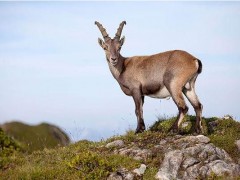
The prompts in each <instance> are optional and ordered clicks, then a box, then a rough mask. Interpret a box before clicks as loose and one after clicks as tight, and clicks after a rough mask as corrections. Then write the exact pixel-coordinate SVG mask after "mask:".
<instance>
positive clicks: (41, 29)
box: [0, 2, 240, 141]
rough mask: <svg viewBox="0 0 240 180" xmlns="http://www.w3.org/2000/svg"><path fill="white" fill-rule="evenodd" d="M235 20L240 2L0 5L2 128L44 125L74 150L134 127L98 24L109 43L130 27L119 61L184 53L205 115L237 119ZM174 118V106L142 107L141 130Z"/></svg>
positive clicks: (239, 63)
mask: <svg viewBox="0 0 240 180" xmlns="http://www.w3.org/2000/svg"><path fill="white" fill-rule="evenodd" d="M239 19H240V2H0V84H1V90H0V124H2V123H4V122H7V121H11V120H18V121H22V122H24V123H28V124H32V125H33V124H39V123H41V122H48V123H51V124H55V125H57V126H59V127H61V128H62V129H63V130H65V131H66V132H67V133H68V134H69V135H70V138H71V139H73V140H74V141H76V140H79V139H90V140H100V139H101V138H107V137H109V136H111V135H114V134H122V133H124V132H125V131H126V130H128V129H135V128H136V124H137V120H136V117H135V113H134V102H133V100H132V98H131V97H128V96H126V95H125V94H124V93H123V92H122V91H121V89H120V87H119V85H118V83H117V82H116V80H115V79H114V78H113V77H112V74H111V73H110V71H109V68H108V65H107V63H106V60H105V55H104V52H103V50H102V49H101V47H100V46H99V45H98V42H97V39H98V37H100V38H102V37H101V33H100V32H99V30H98V28H97V26H96V25H95V24H94V22H95V21H96V20H97V21H99V22H100V23H102V24H103V26H104V27H105V28H106V30H107V32H108V33H109V35H110V36H111V37H112V36H114V35H115V32H116V30H117V28H118V26H119V23H120V22H122V21H123V20H125V21H126V22H127V25H126V26H125V27H124V29H123V32H122V35H124V36H125V37H126V40H125V44H124V45H123V47H122V50H121V54H122V55H123V56H126V57H129V56H134V55H151V54H156V53H159V52H164V51H167V50H174V49H182V50H185V51H188V52H189V53H191V54H192V55H194V56H196V57H197V58H199V59H200V60H201V61H202V63H203V72H202V74H200V76H199V77H198V79H197V82H196V91H197V94H198V96H199V99H200V100H201V102H202V104H203V106H204V109H203V116H205V117H211V116H217V117H222V116H224V115H226V114H230V115H232V116H233V117H234V118H235V119H237V120H240V111H239V107H238V102H239V100H240V98H239V92H240V83H239V77H240V33H239V32H240V21H239ZM188 105H189V103H188ZM189 108H190V110H189V114H192V115H194V111H193V109H192V107H191V106H190V105H189ZM176 114H177V107H176V106H175V104H174V103H173V101H172V100H171V99H170V100H159V99H152V98H146V100H145V104H144V119H145V123H146V125H147V126H149V125H151V124H153V122H154V121H155V120H157V116H175V115H176Z"/></svg>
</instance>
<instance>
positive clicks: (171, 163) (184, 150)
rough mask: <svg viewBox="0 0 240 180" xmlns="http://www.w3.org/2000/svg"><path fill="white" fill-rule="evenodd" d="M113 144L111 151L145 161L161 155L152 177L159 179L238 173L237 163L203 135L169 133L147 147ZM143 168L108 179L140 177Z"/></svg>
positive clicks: (236, 175)
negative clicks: (170, 134)
mask: <svg viewBox="0 0 240 180" xmlns="http://www.w3.org/2000/svg"><path fill="white" fill-rule="evenodd" d="M113 144H115V147H116V148H115V150H114V151H113V152H114V153H115V154H121V155H124V156H129V157H132V158H133V159H136V160H140V161H142V162H146V163H147V162H148V160H150V159H153V158H154V157H157V156H158V155H162V156H163V160H162V161H161V162H159V164H160V166H159V167H158V168H159V170H158V172H157V174H156V176H155V178H156V179H159V180H172V179H184V180H185V179H186V180H191V179H192V180H193V179H206V178H207V177H209V176H211V175H215V176H223V175H224V176H226V175H227V176H228V178H229V179H231V178H233V177H239V176H240V165H239V164H236V163H234V161H233V160H232V159H231V157H230V156H229V155H228V153H227V152H226V151H225V150H223V149H220V148H218V147H216V146H215V145H214V144H212V143H211V142H210V139H209V138H208V137H206V136H203V135H198V136H181V135H176V136H169V137H166V138H163V139H161V140H159V143H157V144H155V145H154V146H153V147H151V148H140V147H138V146H137V145H133V144H131V145H124V142H121V143H120V142H118V143H116V142H115V143H113ZM119 144H120V145H121V146H119ZM110 147H111V146H110ZM145 170H146V165H142V166H141V167H140V168H139V169H135V170H134V171H133V172H128V171H127V170H125V171H122V170H121V171H120V172H115V174H111V175H110V176H109V179H111V178H112V179H113V177H115V179H118V178H119V179H121V178H122V179H129V178H130V179H131V178H134V177H136V176H138V177H141V176H142V175H143V174H144V172H145ZM122 172H124V173H122Z"/></svg>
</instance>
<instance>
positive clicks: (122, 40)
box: [120, 36, 125, 46]
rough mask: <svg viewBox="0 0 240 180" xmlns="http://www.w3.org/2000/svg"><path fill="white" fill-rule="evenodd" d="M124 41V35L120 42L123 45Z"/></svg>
mask: <svg viewBox="0 0 240 180" xmlns="http://www.w3.org/2000/svg"><path fill="white" fill-rule="evenodd" d="M124 41H125V36H123V37H122V38H121V39H120V44H121V46H122V45H123V43H124Z"/></svg>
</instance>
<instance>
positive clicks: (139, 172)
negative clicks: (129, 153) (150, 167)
mask: <svg viewBox="0 0 240 180" xmlns="http://www.w3.org/2000/svg"><path fill="white" fill-rule="evenodd" d="M146 168H147V166H146V165H145V164H141V166H140V168H138V169H134V170H133V172H134V173H135V174H137V175H138V176H142V175H143V174H144V173H145V171H146Z"/></svg>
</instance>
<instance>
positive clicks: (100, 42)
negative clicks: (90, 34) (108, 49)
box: [98, 38, 105, 48]
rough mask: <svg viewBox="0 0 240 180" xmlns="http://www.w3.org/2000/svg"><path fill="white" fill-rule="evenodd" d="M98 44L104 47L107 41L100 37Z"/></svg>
mask: <svg viewBox="0 0 240 180" xmlns="http://www.w3.org/2000/svg"><path fill="white" fill-rule="evenodd" d="M98 44H99V45H100V46H101V47H102V48H103V46H104V44H105V43H104V41H103V40H102V39H101V38H98Z"/></svg>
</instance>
